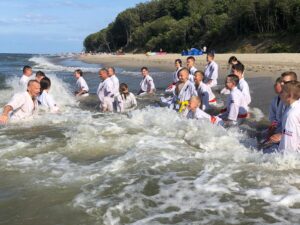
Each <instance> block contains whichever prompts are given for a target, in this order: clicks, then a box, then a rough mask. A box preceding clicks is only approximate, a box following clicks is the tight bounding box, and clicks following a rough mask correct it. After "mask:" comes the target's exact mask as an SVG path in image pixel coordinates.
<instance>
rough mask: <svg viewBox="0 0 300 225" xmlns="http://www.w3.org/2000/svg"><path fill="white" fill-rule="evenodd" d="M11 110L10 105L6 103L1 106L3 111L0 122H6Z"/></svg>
mask: <svg viewBox="0 0 300 225" xmlns="http://www.w3.org/2000/svg"><path fill="white" fill-rule="evenodd" d="M11 111H13V107H11V106H10V105H6V106H4V108H3V112H2V114H1V116H0V124H6V123H7V121H8V118H9V113H10V112H11Z"/></svg>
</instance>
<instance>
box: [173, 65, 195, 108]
mask: <svg viewBox="0 0 300 225" xmlns="http://www.w3.org/2000/svg"><path fill="white" fill-rule="evenodd" d="M178 74H179V81H178V82H177V84H176V88H175V90H174V97H173V99H172V104H170V106H169V107H170V108H171V109H175V110H176V111H178V112H183V111H184V110H185V109H186V107H187V106H188V104H189V100H190V99H191V97H192V96H197V91H196V89H195V85H194V84H193V83H191V82H190V81H189V80H188V78H189V70H188V69H187V68H182V69H181V70H180V71H179V73H178Z"/></svg>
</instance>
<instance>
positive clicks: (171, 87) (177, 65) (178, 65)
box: [166, 59, 182, 93]
mask: <svg viewBox="0 0 300 225" xmlns="http://www.w3.org/2000/svg"><path fill="white" fill-rule="evenodd" d="M175 68H176V71H175V72H174V74H173V82H172V84H170V85H169V86H168V88H167V89H166V93H173V91H174V89H175V87H176V83H177V82H178V81H179V78H178V72H179V71H180V70H181V69H182V61H181V59H175Z"/></svg>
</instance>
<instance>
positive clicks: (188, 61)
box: [186, 56, 196, 68]
mask: <svg viewBox="0 0 300 225" xmlns="http://www.w3.org/2000/svg"><path fill="white" fill-rule="evenodd" d="M195 61H196V59H195V57H194V56H189V57H187V58H186V66H187V68H192V67H193V66H194V65H195Z"/></svg>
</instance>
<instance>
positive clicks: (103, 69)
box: [99, 68, 108, 74]
mask: <svg viewBox="0 0 300 225" xmlns="http://www.w3.org/2000/svg"><path fill="white" fill-rule="evenodd" d="M102 71H104V72H105V73H107V74H108V70H107V69H106V68H101V69H100V70H99V73H100V72H102Z"/></svg>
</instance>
